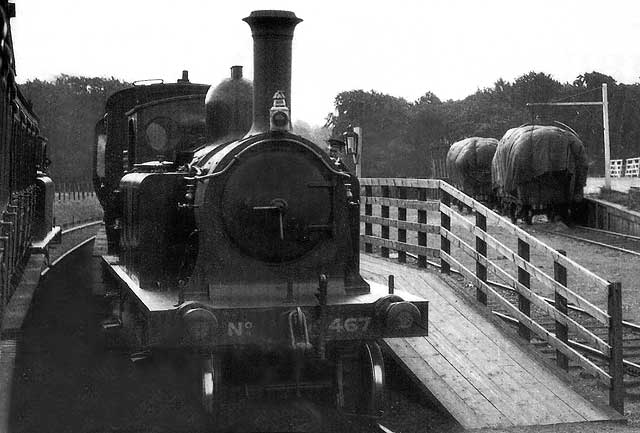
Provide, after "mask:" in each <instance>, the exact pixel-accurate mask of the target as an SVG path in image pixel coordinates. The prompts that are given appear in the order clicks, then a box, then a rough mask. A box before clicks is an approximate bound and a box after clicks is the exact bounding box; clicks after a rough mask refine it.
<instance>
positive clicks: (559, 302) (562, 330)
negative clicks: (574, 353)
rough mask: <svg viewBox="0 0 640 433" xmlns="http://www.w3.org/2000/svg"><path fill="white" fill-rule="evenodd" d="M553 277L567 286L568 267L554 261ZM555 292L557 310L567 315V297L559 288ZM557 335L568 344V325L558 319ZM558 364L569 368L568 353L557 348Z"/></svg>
mask: <svg viewBox="0 0 640 433" xmlns="http://www.w3.org/2000/svg"><path fill="white" fill-rule="evenodd" d="M558 253H559V254H562V255H563V256H566V255H567V252H566V251H565V250H558ZM553 279H554V280H556V281H557V282H558V283H560V284H562V285H563V286H564V287H567V268H565V267H564V266H562V265H561V264H560V263H558V261H557V260H554V261H553ZM554 292H555V296H554V304H555V307H556V310H558V311H559V312H560V313H562V314H564V315H567V313H568V308H567V298H566V297H564V296H562V295H561V294H560V293H558V290H555V291H554ZM556 337H557V338H558V339H559V340H560V341H562V342H563V343H565V344H567V343H568V341H569V333H568V329H567V325H565V324H563V323H560V322H558V321H557V320H556ZM556 364H557V365H558V367H560V368H563V369H565V370H569V358H567V355H565V354H564V353H562V352H560V351H559V350H556Z"/></svg>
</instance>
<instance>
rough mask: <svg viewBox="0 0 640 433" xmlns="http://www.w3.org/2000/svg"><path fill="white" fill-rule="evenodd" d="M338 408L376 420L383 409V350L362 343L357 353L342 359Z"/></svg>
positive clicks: (371, 344)
mask: <svg viewBox="0 0 640 433" xmlns="http://www.w3.org/2000/svg"><path fill="white" fill-rule="evenodd" d="M336 380H337V399H338V408H339V409H340V410H343V411H345V412H352V413H358V414H361V415H372V416H377V415H380V413H381V412H382V408H383V405H384V387H385V384H384V360H383V358H382V351H381V350H380V346H378V344H377V343H375V342H369V343H363V344H362V345H361V346H360V347H359V348H358V350H357V352H356V353H354V354H351V355H346V356H341V357H340V358H339V359H338V365H337V367H336Z"/></svg>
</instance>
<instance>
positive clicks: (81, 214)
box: [53, 194, 102, 228]
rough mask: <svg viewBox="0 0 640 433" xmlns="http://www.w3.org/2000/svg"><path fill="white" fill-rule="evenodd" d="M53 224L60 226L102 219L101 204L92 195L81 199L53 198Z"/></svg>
mask: <svg viewBox="0 0 640 433" xmlns="http://www.w3.org/2000/svg"><path fill="white" fill-rule="evenodd" d="M53 214H54V218H55V224H56V225H59V226H61V227H63V228H64V227H71V226H73V225H76V224H81V223H84V222H89V221H96V220H101V219H102V206H100V202H99V201H98V198H97V197H96V196H95V195H94V194H91V195H87V196H85V198H82V199H75V200H72V199H66V200H55V204H54V207H53Z"/></svg>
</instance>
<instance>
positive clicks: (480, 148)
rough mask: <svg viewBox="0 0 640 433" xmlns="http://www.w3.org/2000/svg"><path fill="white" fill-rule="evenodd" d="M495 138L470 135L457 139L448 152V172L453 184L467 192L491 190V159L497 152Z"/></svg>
mask: <svg viewBox="0 0 640 433" xmlns="http://www.w3.org/2000/svg"><path fill="white" fill-rule="evenodd" d="M497 146H498V140H496V139H495V138H483V137H470V138H465V139H464V140H461V141H457V142H455V143H453V144H452V145H451V147H450V148H449V151H448V152H447V173H448V174H449V180H450V182H451V183H452V184H453V185H456V186H457V187H459V188H462V190H463V191H464V192H466V193H467V194H474V193H484V191H481V190H488V192H490V191H491V161H492V159H493V154H494V153H495V152H496V147H497Z"/></svg>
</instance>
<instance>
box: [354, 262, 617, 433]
mask: <svg viewBox="0 0 640 433" xmlns="http://www.w3.org/2000/svg"><path fill="white" fill-rule="evenodd" d="M360 257H361V264H360V266H361V273H362V275H363V276H364V277H365V278H366V279H368V280H372V281H376V282H385V281H387V278H388V276H389V275H390V274H393V275H394V276H395V285H396V287H397V288H398V289H399V290H404V291H407V292H410V293H413V294H416V295H421V296H423V297H424V298H426V299H427V300H429V335H428V336H427V337H414V338H397V339H386V340H384V343H385V344H386V346H387V347H388V349H390V352H391V353H392V355H393V356H394V357H395V358H396V361H398V363H399V364H400V365H401V366H402V367H403V368H404V369H405V370H407V372H408V373H409V376H410V377H411V378H412V379H413V380H414V381H415V382H416V383H417V384H418V385H419V387H420V388H422V389H423V390H425V391H427V392H428V393H430V394H431V395H432V396H433V397H434V398H435V399H436V400H438V402H439V403H440V404H441V405H442V406H443V407H444V408H445V409H446V410H447V411H448V412H449V413H450V414H451V415H452V416H453V417H454V418H455V419H456V420H457V421H458V422H459V423H460V424H461V425H462V427H464V428H465V429H476V428H508V427H513V426H527V425H542V424H560V423H577V422H588V421H611V420H620V419H622V416H621V415H620V414H618V413H617V412H616V411H614V410H613V409H611V408H609V407H608V406H604V407H598V406H596V405H594V404H593V403H591V402H589V401H588V400H586V399H585V398H584V397H582V396H581V395H580V394H578V393H577V392H576V391H574V390H573V389H572V388H571V386H570V385H569V384H568V383H567V382H565V381H564V380H563V379H562V378H561V377H559V376H558V374H556V372H554V371H553V369H552V368H551V366H549V365H546V363H545V362H544V361H543V360H542V359H541V358H539V357H536V356H534V355H535V354H534V353H532V349H530V348H528V347H526V346H525V345H524V344H519V343H518V342H516V341H514V340H513V339H512V337H510V336H509V335H507V333H506V332H505V331H504V330H502V329H501V328H500V327H499V326H498V325H496V324H495V323H493V321H492V320H490V319H489V318H487V317H485V316H484V315H483V314H482V313H481V312H480V311H478V310H477V309H476V307H475V306H473V305H471V304H470V303H469V301H467V300H466V299H464V298H462V297H459V296H458V295H457V294H456V293H455V291H454V290H453V289H452V287H450V286H449V285H448V283H447V282H445V280H444V279H441V278H440V277H439V276H438V274H436V273H434V272H433V271H427V270H420V269H417V268H413V267H410V266H406V265H400V264H397V263H395V262H394V261H392V260H388V259H382V258H377V257H374V256H371V255H367V254H361V256H360Z"/></svg>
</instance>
